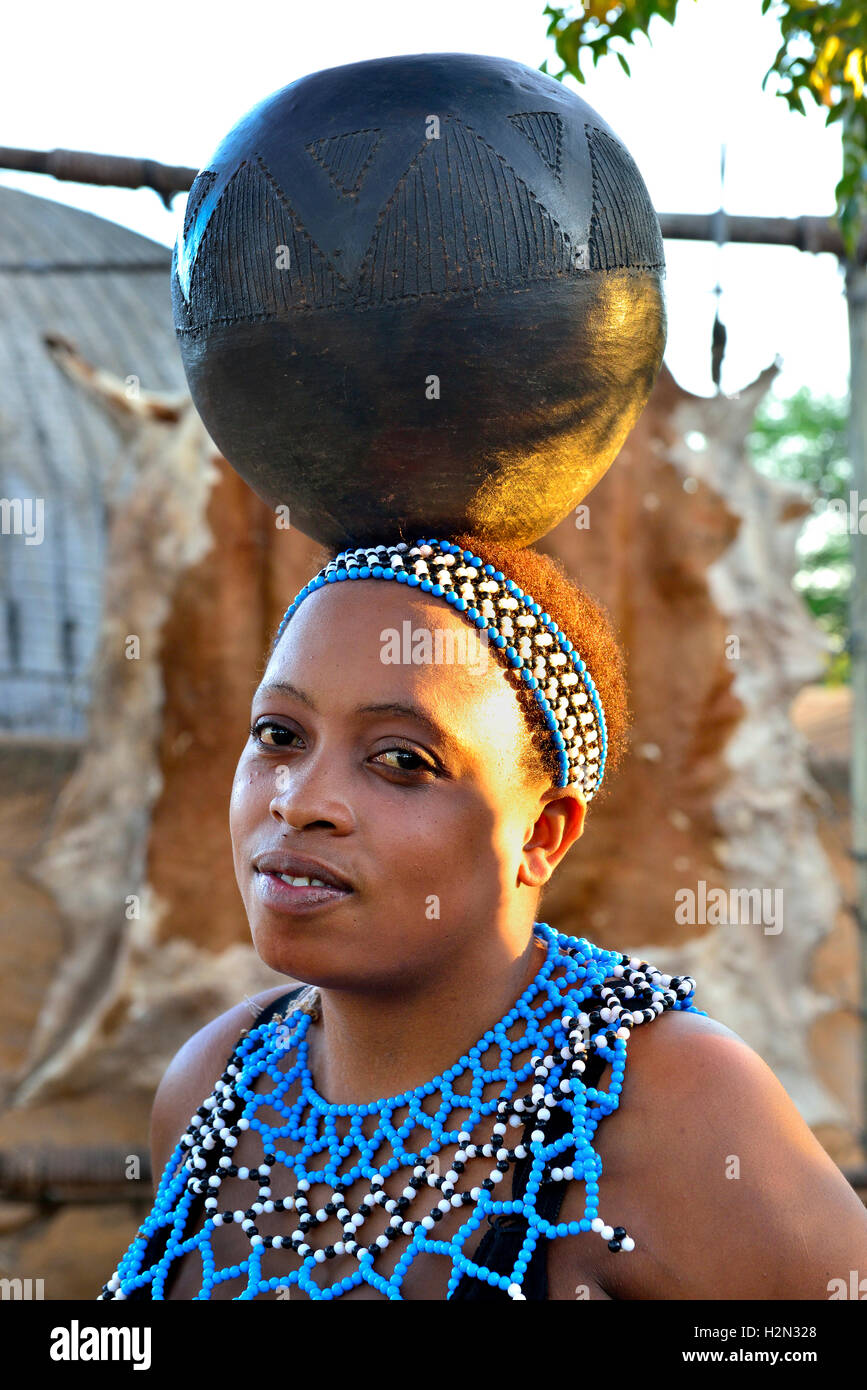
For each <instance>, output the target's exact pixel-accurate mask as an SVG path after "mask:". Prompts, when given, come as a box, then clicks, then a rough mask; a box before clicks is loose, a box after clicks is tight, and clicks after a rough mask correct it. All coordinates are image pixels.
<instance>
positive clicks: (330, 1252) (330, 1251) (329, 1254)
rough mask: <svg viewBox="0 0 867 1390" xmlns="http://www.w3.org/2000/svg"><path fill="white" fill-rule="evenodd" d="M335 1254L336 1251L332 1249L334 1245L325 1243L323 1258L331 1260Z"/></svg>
mask: <svg viewBox="0 0 867 1390" xmlns="http://www.w3.org/2000/svg"><path fill="white" fill-rule="evenodd" d="M336 1254H337V1251H336V1250H335V1249H334V1246H333V1245H326V1247H325V1258H326V1260H333V1259H334V1256H335V1255H336Z"/></svg>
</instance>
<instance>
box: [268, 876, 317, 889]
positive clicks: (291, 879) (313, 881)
mask: <svg viewBox="0 0 867 1390" xmlns="http://www.w3.org/2000/svg"><path fill="white" fill-rule="evenodd" d="M277 877H278V878H282V880H283V882H284V883H291V884H292V885H293V887H295V888H300V887H304V886H309V887H311V888H327V887H328V884H327V883H323V881H322V879H321V878H308V877H307V876H306V875H300V876H297V877H296V876H295V875H293V874H278V875H277Z"/></svg>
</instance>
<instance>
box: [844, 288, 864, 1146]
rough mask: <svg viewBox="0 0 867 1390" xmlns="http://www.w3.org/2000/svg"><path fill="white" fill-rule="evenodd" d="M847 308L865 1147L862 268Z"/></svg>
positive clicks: (854, 768)
mask: <svg viewBox="0 0 867 1390" xmlns="http://www.w3.org/2000/svg"><path fill="white" fill-rule="evenodd" d="M846 299H847V302H848V309H849V345H850V369H849V455H850V459H851V463H852V484H851V487H852V496H851V499H850V500H851V501H852V503H853V504H854V505H853V507H852V510H851V512H850V519H849V534H850V537H851V543H852V564H853V576H852V588H851V590H850V595H849V615H850V633H851V636H850V652H851V663H852V767H851V774H850V775H851V782H850V787H851V799H852V856H853V858H854V861H855V917H856V921H857V924H858V938H859V945H860V952H861V967H860V976H861V994H860V998H861V1038H862V1048H861V1068H862V1071H861V1076H862V1086H861V1101H862V1115H861V1119H862V1133H863V1142H864V1146H865V1148H867V507H865V510H864V511H862V510H861V508H860V506H859V503H864V501H865V499H867V265H865V264H864V263H863V262H860V263H858V262H853V261H847V262H846Z"/></svg>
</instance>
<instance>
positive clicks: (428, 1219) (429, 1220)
mask: <svg viewBox="0 0 867 1390" xmlns="http://www.w3.org/2000/svg"><path fill="white" fill-rule="evenodd" d="M421 1224H422V1225H423V1226H424V1228H425V1230H426V1231H432V1230H433V1228H434V1226H435V1225H436V1224H437V1223H436V1222H435V1221H434V1219H433V1217H432V1216H423V1217H422V1219H421Z"/></svg>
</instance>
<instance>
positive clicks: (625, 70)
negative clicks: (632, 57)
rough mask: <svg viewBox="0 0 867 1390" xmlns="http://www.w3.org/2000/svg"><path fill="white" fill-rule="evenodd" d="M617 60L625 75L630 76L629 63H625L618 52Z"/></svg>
mask: <svg viewBox="0 0 867 1390" xmlns="http://www.w3.org/2000/svg"><path fill="white" fill-rule="evenodd" d="M617 60H618V62H619V63H620V66H621V67H622V69H623V71H624V72H625V73H626V76H627V77H631V76H632V73H631V72H630V71H629V64H628V63H627V61H626V59H625V58H624V56H623V54H622V53H618V55H617Z"/></svg>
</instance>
